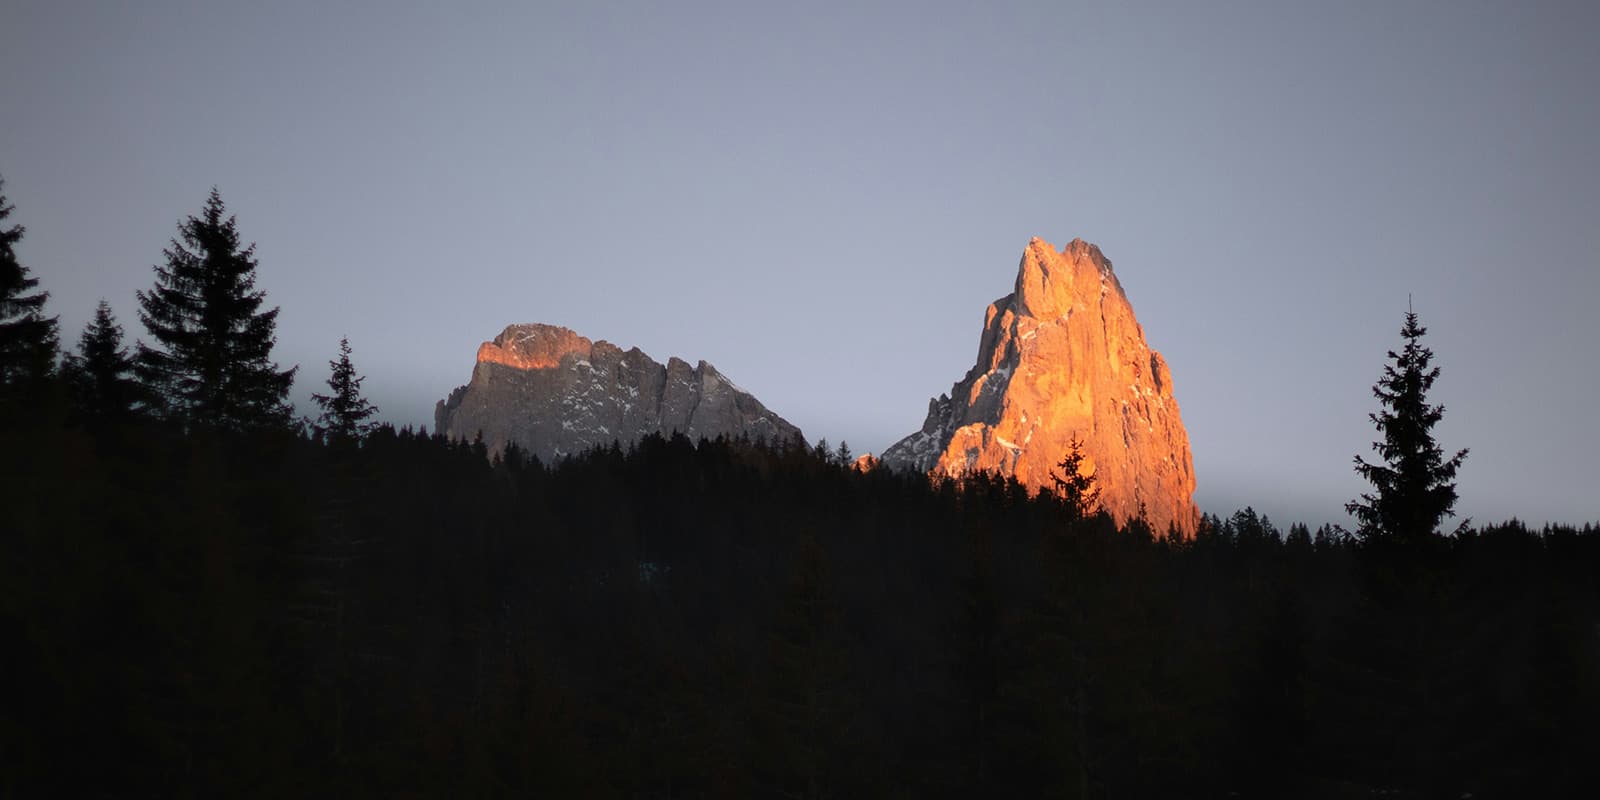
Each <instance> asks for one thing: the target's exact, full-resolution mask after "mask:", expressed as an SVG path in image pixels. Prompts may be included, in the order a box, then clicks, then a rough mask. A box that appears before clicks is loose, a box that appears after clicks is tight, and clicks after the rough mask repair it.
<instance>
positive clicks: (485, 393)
mask: <svg viewBox="0 0 1600 800" xmlns="http://www.w3.org/2000/svg"><path fill="white" fill-rule="evenodd" d="M434 424H435V426H436V430H437V431H439V432H440V433H443V434H444V435H446V436H448V437H450V438H453V439H468V440H471V439H473V438H475V437H477V436H478V434H479V433H480V432H481V433H482V434H483V441H484V443H485V444H487V445H488V446H489V449H490V451H491V452H499V451H500V450H502V449H504V447H505V445H506V443H508V442H516V443H517V445H518V446H519V447H522V448H523V449H525V450H527V451H528V452H531V453H533V454H534V455H537V456H538V457H539V458H540V459H542V460H544V461H545V462H546V463H549V462H550V461H551V460H553V459H556V458H560V457H561V456H567V455H573V454H576V453H580V452H583V451H584V450H587V449H589V448H591V447H595V446H602V447H605V446H610V444H611V443H612V442H613V441H616V442H620V443H621V444H622V445H623V446H624V447H626V446H627V445H629V444H630V443H632V442H634V441H637V440H638V439H639V438H640V437H642V436H645V435H648V434H651V433H661V434H663V435H666V434H671V433H672V432H674V431H677V432H680V433H683V434H684V435H686V436H688V437H690V438H691V439H699V438H701V437H705V438H708V439H714V438H716V437H718V436H729V437H737V436H740V435H745V436H748V437H749V438H751V439H752V440H754V439H766V440H768V441H776V440H778V439H790V438H793V437H796V436H799V434H800V431H799V429H798V428H796V427H795V426H793V425H790V424H789V423H788V422H787V421H785V420H784V419H783V418H782V417H780V416H778V415H777V414H774V413H772V412H771V411H768V410H767V407H766V406H763V405H762V404H761V403H760V401H758V400H756V399H755V398H754V397H751V396H750V394H749V393H748V392H746V391H744V390H743V389H740V388H739V387H738V386H736V385H734V384H733V382H732V381H729V380H728V379H727V378H725V377H723V375H722V373H720V372H718V371H717V368H716V367H713V366H711V365H710V364H708V363H706V362H704V361H701V362H700V363H699V364H697V365H695V366H692V367H691V366H690V365H689V364H688V363H687V362H685V361H682V360H679V359H677V358H672V359H669V360H668V361H667V363H666V365H665V366H663V365H662V364H660V363H658V362H656V361H655V360H654V359H652V358H650V357H649V356H647V355H645V354H644V353H643V352H642V351H640V350H639V348H637V347H635V348H633V349H631V350H626V351H624V350H623V349H622V348H620V347H617V346H616V345H614V344H611V343H610V342H605V341H599V342H592V341H590V340H588V339H586V338H584V337H582V336H579V335H578V334H576V333H574V332H572V331H571V330H568V329H566V328H562V327H558V326H555V325H512V326H510V327H508V328H506V329H505V330H504V331H503V332H501V334H500V335H499V336H496V337H495V338H494V341H492V342H484V343H483V345H482V346H480V347H479V348H478V363H477V365H476V366H475V367H474V368H473V370H472V381H471V382H470V383H468V384H467V385H466V386H462V387H459V388H457V389H456V390H455V391H453V392H451V393H450V396H449V397H448V398H446V399H444V400H441V401H439V404H438V405H437V406H436V407H435V409H434Z"/></svg>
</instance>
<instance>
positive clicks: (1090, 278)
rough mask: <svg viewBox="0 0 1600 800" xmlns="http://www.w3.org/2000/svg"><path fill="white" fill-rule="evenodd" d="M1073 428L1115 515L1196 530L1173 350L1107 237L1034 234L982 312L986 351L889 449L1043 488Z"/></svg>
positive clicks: (898, 459) (918, 466)
mask: <svg viewBox="0 0 1600 800" xmlns="http://www.w3.org/2000/svg"><path fill="white" fill-rule="evenodd" d="M1074 439H1077V440H1079V441H1080V442H1081V443H1082V447H1083V452H1084V454H1085V459H1084V462H1083V471H1084V472H1085V473H1086V474H1092V475H1093V476H1094V479H1095V483H1096V484H1097V485H1098V486H1099V487H1100V492H1101V495H1100V503H1101V506H1102V507H1103V508H1104V509H1105V510H1107V511H1109V512H1110V513H1111V516H1112V517H1113V518H1115V519H1116V520H1117V522H1118V523H1125V522H1127V521H1128V520H1130V519H1133V518H1135V517H1139V516H1143V518H1144V519H1145V520H1146V521H1147V522H1149V523H1150V525H1151V527H1152V528H1153V529H1154V530H1156V531H1157V532H1164V531H1166V530H1167V529H1168V527H1169V526H1171V527H1173V528H1175V529H1177V530H1178V531H1180V532H1182V533H1183V534H1185V535H1188V534H1192V533H1193V531H1194V528H1195V525H1196V524H1197V522H1198V520H1199V511H1198V509H1197V508H1196V507H1195V505H1194V489H1195V478H1194V463H1193V458H1192V456H1191V455H1190V452H1189V435H1188V433H1187V432H1186V431H1185V430H1184V427H1183V420H1182V419H1181V418H1180V417H1179V415H1178V402H1177V400H1176V399H1174V398H1173V394H1172V375H1171V373H1170V372H1169V371H1168V370H1167V364H1166V361H1165V360H1163V359H1162V358H1161V354H1160V353H1157V352H1155V351H1153V350H1151V349H1150V347H1149V345H1148V344H1146V343H1145V338H1144V329H1143V328H1142V327H1140V325H1139V322H1138V320H1136V319H1135V318H1134V315H1133V306H1131V305H1130V304H1129V303H1128V298H1127V295H1125V294H1124V293H1123V291H1122V284H1121V283H1120V282H1118V280H1117V276H1116V275H1115V274H1114V273H1113V272H1112V271H1111V261H1110V260H1108V259H1107V258H1106V257H1105V255H1104V254H1102V253H1101V252H1100V248H1098V247H1096V246H1095V245H1092V244H1089V243H1088V242H1085V241H1083V240H1081V239H1074V240H1072V242H1071V243H1069V244H1068V245H1067V246H1066V247H1064V248H1062V249H1061V250H1060V251H1057V250H1056V249H1055V247H1054V246H1053V245H1051V244H1050V243H1049V242H1046V241H1044V240H1042V239H1038V238H1035V239H1033V240H1032V241H1031V242H1029V243H1028V247H1027V249H1026V250H1025V251H1023V254H1022V262H1021V264H1020V265H1019V267H1018V270H1017V281H1016V286H1015V290H1014V291H1013V292H1012V293H1011V294H1008V295H1006V296H1005V297H1002V298H1000V299H999V300H996V301H994V302H993V303H991V304H990V305H989V308H988V310H987V311H986V312H985V313H984V320H983V335H982V338H981V339H980V340H979V344H978V360H977V363H976V364H975V365H974V366H973V367H972V369H971V370H969V371H968V372H967V375H966V377H965V378H963V379H961V380H960V381H959V382H957V383H956V384H955V385H954V386H953V387H952V388H951V391H950V394H948V395H943V396H940V397H937V398H935V399H933V400H931V401H929V403H928V416H927V419H926V420H925V421H924V422H923V424H922V430H920V431H918V432H916V433H913V434H911V435H910V436H907V437H905V438H904V439H901V440H900V441H899V442H896V443H895V444H894V445H892V446H891V447H889V449H888V450H886V451H884V453H883V456H882V460H883V464H884V465H885V466H887V467H889V468H891V469H910V470H918V471H931V472H934V473H941V474H945V475H952V476H954V475H959V474H961V473H963V472H967V471H971V470H979V469H982V470H991V471H998V472H1001V473H1004V474H1007V475H1013V476H1015V477H1016V478H1017V479H1018V480H1020V481H1021V482H1022V483H1024V484H1026V485H1028V486H1030V487H1039V486H1048V485H1051V480H1050V471H1051V470H1052V469H1055V468H1056V465H1057V464H1059V463H1060V462H1061V460H1062V457H1063V456H1064V455H1066V453H1067V452H1068V449H1069V448H1070V446H1071V442H1072V441H1073V440H1074Z"/></svg>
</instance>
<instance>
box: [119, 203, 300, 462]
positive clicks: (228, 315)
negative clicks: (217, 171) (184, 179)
mask: <svg viewBox="0 0 1600 800" xmlns="http://www.w3.org/2000/svg"><path fill="white" fill-rule="evenodd" d="M163 252H164V253H165V255H166V263H165V264H160V265H157V266H156V267H155V272H156V285H155V287H154V288H152V289H151V290H150V291H148V292H139V307H140V311H139V319H140V320H141V321H142V322H143V323H144V326H145V329H146V330H148V331H149V332H150V336H151V337H152V338H154V339H155V345H154V346H148V345H146V344H145V343H144V342H142V341H141V342H139V345H138V355H137V356H136V366H135V371H136V372H137V374H138V375H139V377H140V379H141V380H143V381H144V383H145V385H146V386H148V387H149V388H150V389H151V390H152V392H153V393H154V394H155V395H156V396H158V397H159V398H160V399H161V400H162V401H163V404H164V406H165V412H166V414H167V415H168V416H169V417H170V418H172V419H174V420H177V421H179V422H181V423H184V424H187V425H189V426H215V427H219V428H224V429H232V430H244V429H256V428H272V427H283V426H286V425H287V424H288V423H289V421H290V418H291V413H292V411H291V409H290V407H289V404H288V401H287V398H288V394H289V387H290V385H291V384H292V383H293V382H294V372H295V370H294V368H292V367H291V368H290V369H287V370H280V369H278V365H277V364H275V363H273V361H272V346H273V344H274V342H275V341H276V337H275V335H274V330H275V328H276V323H277V318H278V309H276V308H273V309H271V310H267V311H262V310H261V306H262V301H263V300H265V299H266V293H265V292H261V291H258V290H256V288H255V270H256V266H257V264H256V260H255V245H254V244H252V245H249V246H244V247H242V246H241V245H240V239H239V230H238V226H237V224H236V221H235V218H234V217H232V216H228V215H227V213H226V210H225V209H224V208H223V205H222V197H221V196H220V195H219V194H218V193H217V190H216V189H215V188H213V189H212V190H211V196H210V197H209V198H207V200H206V205H205V209H204V210H203V211H201V213H200V216H199V217H193V216H191V217H189V218H188V219H187V220H184V221H183V222H182V223H180V224H179V225H178V238H177V239H174V240H172V245H171V246H170V247H168V248H167V249H166V250H165V251H163Z"/></svg>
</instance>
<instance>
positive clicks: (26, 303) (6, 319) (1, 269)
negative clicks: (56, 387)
mask: <svg viewBox="0 0 1600 800" xmlns="http://www.w3.org/2000/svg"><path fill="white" fill-rule="evenodd" d="M4 190H5V180H4V179H3V178H0V399H9V398H12V397H16V396H17V395H19V394H22V393H27V392H31V391H34V390H36V389H37V388H39V387H40V386H41V385H42V384H43V383H44V381H45V379H47V378H49V377H50V376H51V375H52V374H53V373H54V371H55V361H56V352H57V350H58V349H59V339H58V338H57V333H56V318H55V317H46V316H44V313H43V312H44V304H45V301H46V300H49V299H50V293H49V292H39V291H34V289H36V288H37V287H38V285H39V279H38V278H34V277H30V276H29V274H28V268H27V267H26V266H23V264H22V262H20V261H18V260H17V254H16V250H15V247H16V244H17V242H19V241H21V240H22V234H23V233H24V232H25V229H24V228H23V227H22V226H21V225H12V226H11V227H9V228H7V227H4V222H5V219H6V218H7V217H9V216H11V210H12V208H14V207H13V206H11V205H9V204H7V203H6V198H5V193H4Z"/></svg>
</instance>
